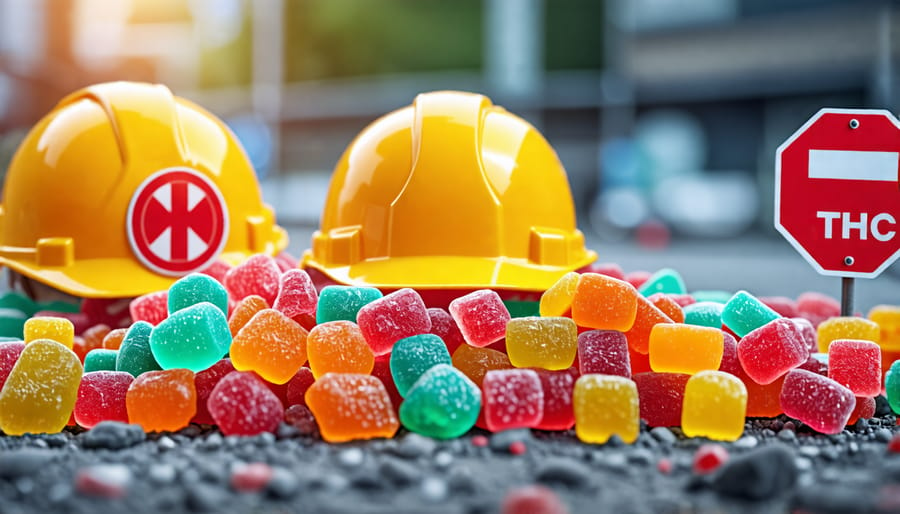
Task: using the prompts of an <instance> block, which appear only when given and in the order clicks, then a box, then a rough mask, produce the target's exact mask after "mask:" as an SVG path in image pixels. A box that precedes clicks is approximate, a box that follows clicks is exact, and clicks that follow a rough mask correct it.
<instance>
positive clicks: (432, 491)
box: [422, 477, 447, 502]
mask: <svg viewBox="0 0 900 514" xmlns="http://www.w3.org/2000/svg"><path fill="white" fill-rule="evenodd" d="M422 497H423V498H425V499H426V500H429V501H433V502H439V501H441V500H444V499H445V498H447V482H445V481H444V480H443V479H440V478H437V477H427V478H425V480H422Z"/></svg>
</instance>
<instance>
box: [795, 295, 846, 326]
mask: <svg viewBox="0 0 900 514" xmlns="http://www.w3.org/2000/svg"><path fill="white" fill-rule="evenodd" d="M797 312H798V314H799V315H800V317H803V318H806V319H808V320H809V321H811V322H812V324H813V326H814V327H816V328H818V327H819V323H822V322H823V321H825V320H826V319H828V318H833V317H835V316H840V315H841V303H840V302H838V301H837V300H835V299H834V298H832V297H830V296H828V295H824V294H822V293H815V292H807V293H803V294H801V295H800V296H799V297H797Z"/></svg>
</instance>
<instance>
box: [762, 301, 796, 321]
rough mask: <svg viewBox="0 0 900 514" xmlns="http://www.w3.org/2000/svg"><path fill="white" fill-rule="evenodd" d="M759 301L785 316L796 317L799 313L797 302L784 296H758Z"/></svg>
mask: <svg viewBox="0 0 900 514" xmlns="http://www.w3.org/2000/svg"><path fill="white" fill-rule="evenodd" d="M759 301H761V302H762V303H763V304H764V305H765V306H766V307H768V308H770V309H772V310H773V311H775V312H777V313H778V314H780V315H782V316H784V317H785V318H796V317H797V316H799V315H800V311H798V310H797V302H795V301H794V300H792V299H790V298H788V297H786V296H760V297H759Z"/></svg>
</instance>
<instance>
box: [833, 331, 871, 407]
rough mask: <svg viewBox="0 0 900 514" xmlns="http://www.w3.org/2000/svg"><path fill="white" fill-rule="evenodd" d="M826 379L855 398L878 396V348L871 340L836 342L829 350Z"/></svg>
mask: <svg viewBox="0 0 900 514" xmlns="http://www.w3.org/2000/svg"><path fill="white" fill-rule="evenodd" d="M828 376H829V377H830V378H831V379H833V380H834V381H836V382H837V383H839V384H841V385H843V386H845V387H847V388H848V389H850V390H851V391H853V394H854V395H856V396H870V397H875V396H878V395H879V394H881V348H880V347H879V346H878V345H877V344H876V343H874V342H872V341H863V340H859V339H838V340H836V341H832V342H831V345H829V347H828Z"/></svg>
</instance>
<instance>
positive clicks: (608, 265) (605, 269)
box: [588, 262, 625, 280]
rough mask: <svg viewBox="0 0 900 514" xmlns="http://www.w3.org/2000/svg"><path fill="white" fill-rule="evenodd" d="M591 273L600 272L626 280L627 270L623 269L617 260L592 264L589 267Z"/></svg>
mask: <svg viewBox="0 0 900 514" xmlns="http://www.w3.org/2000/svg"><path fill="white" fill-rule="evenodd" d="M588 272H589V273H599V274H601V275H606V276H607V277H612V278H615V279H617V280H625V272H624V271H623V270H622V266H619V265H618V264H616V263H615V262H601V263H599V264H591V265H590V267H589V268H588Z"/></svg>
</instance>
